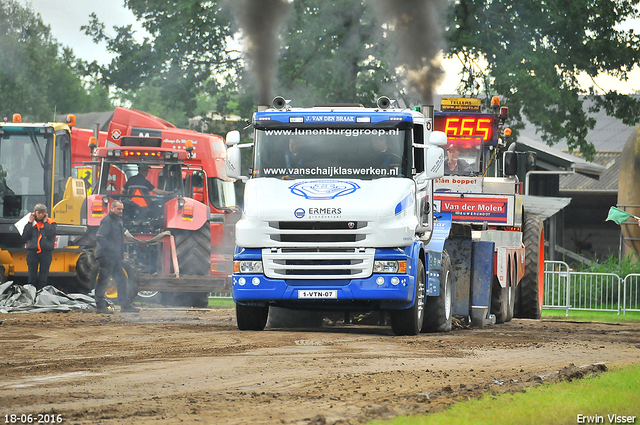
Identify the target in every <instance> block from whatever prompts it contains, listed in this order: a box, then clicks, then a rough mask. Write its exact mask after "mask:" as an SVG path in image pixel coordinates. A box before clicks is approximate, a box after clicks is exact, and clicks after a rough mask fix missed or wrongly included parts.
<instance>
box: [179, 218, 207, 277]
mask: <svg viewBox="0 0 640 425" xmlns="http://www.w3.org/2000/svg"><path fill="white" fill-rule="evenodd" d="M171 233H172V234H173V236H174V237H175V241H176V253H177V255H178V267H180V274H185V275H192V276H209V274H210V273H211V225H210V224H209V222H206V223H205V224H204V225H203V226H202V227H201V228H199V229H198V230H181V229H175V230H172V231H171Z"/></svg>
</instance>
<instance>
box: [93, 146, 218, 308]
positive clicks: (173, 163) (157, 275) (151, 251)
mask: <svg viewBox="0 0 640 425" xmlns="http://www.w3.org/2000/svg"><path fill="white" fill-rule="evenodd" d="M93 157H94V159H95V164H94V165H96V166H97V167H98V173H97V175H98V181H97V182H96V183H95V184H94V186H93V192H92V194H91V195H89V196H88V197H87V202H86V225H87V227H88V237H89V238H93V237H94V236H95V232H96V231H97V228H98V226H99V225H100V221H101V220H102V218H103V217H104V216H105V215H107V214H108V212H109V207H110V204H111V203H112V202H113V201H114V200H120V201H122V202H123V204H124V206H125V208H124V214H123V217H122V218H123V221H124V225H125V228H126V229H127V230H128V231H129V233H130V234H129V235H128V237H127V238H126V239H125V244H126V250H125V252H126V259H127V260H128V263H129V264H130V265H133V268H129V269H127V270H126V271H127V275H128V277H129V279H138V280H139V289H140V290H144V291H160V292H162V293H166V294H180V295H179V296H180V297H182V298H183V301H181V303H184V302H185V300H184V299H185V298H186V302H187V303H189V304H190V305H193V306H200V307H202V306H206V305H208V297H209V293H210V292H218V291H220V290H222V289H223V288H224V286H225V283H226V276H220V277H219V278H214V277H212V276H210V271H211V254H210V252H211V225H210V223H209V219H210V212H209V207H208V206H207V205H205V204H204V203H202V202H200V201H198V200H196V199H193V198H192V197H189V196H187V193H188V192H189V185H188V184H187V186H186V187H185V185H184V181H185V180H184V179H183V175H184V164H185V161H186V160H187V158H188V153H187V151H186V150H174V149H170V148H166V147H162V141H161V139H159V138H152V137H122V138H121V146H114V147H97V148H95V149H94V151H93ZM143 168H145V169H148V170H149V171H148V174H147V175H146V179H147V181H149V182H150V183H151V184H152V185H153V187H154V188H156V189H159V190H160V191H161V192H162V193H163V195H158V196H156V195H154V194H153V192H152V191H151V190H150V189H149V188H148V187H146V186H142V185H134V184H132V185H130V186H128V185H127V184H126V183H127V181H128V180H129V179H130V178H131V177H133V176H135V175H137V174H141V173H140V170H141V169H143ZM186 180H187V182H188V181H189V179H188V178H187V179H186ZM154 191H155V190H154ZM87 262H88V263H89V264H88V265H89V267H91V268H93V269H94V273H95V265H93V262H92V261H91V259H90V256H89V258H88V261H87ZM93 278H95V275H94V277H93Z"/></svg>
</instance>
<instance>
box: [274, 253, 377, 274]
mask: <svg viewBox="0 0 640 425" xmlns="http://www.w3.org/2000/svg"><path fill="white" fill-rule="evenodd" d="M374 254H375V248H349V249H344V248H342V249H336V250H332V249H326V248H325V249H321V248H309V249H302V248H297V249H290V248H265V249H263V250H262V260H263V266H264V274H265V275H266V276H267V277H269V278H272V279H296V278H297V279H309V278H312V277H318V278H324V279H355V278H364V277H369V276H371V273H372V271H373V257H374Z"/></svg>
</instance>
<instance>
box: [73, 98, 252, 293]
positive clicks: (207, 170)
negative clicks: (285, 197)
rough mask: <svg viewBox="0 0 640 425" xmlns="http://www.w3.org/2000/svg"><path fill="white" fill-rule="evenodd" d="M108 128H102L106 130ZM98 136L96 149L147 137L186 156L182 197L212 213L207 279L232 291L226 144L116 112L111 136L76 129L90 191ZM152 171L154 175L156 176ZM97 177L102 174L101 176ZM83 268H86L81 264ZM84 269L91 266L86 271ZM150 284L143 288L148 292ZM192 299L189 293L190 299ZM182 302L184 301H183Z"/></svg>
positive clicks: (81, 171)
mask: <svg viewBox="0 0 640 425" xmlns="http://www.w3.org/2000/svg"><path fill="white" fill-rule="evenodd" d="M105 127H107V124H103V128H105ZM92 136H97V137H96V140H95V142H94V143H95V144H96V145H97V146H98V147H110V146H113V147H117V146H120V145H121V143H122V140H123V139H124V138H126V137H128V136H144V137H152V138H158V139H160V147H162V148H164V149H171V150H172V151H174V152H176V151H181V152H185V154H186V150H187V147H189V149H190V154H189V155H187V157H186V159H185V160H184V164H183V167H182V178H183V183H184V191H185V192H184V195H186V196H189V197H190V198H192V199H194V200H196V201H199V202H201V203H203V204H204V205H206V206H207V207H208V209H209V213H208V218H207V221H208V224H209V227H210V235H211V236H210V239H211V241H210V250H209V252H210V262H209V264H210V269H209V275H210V276H211V277H212V278H213V279H214V280H215V281H221V280H223V279H224V281H225V285H224V287H219V286H217V285H215V286H213V289H215V291H213V290H212V292H226V291H227V290H229V288H230V275H231V271H232V270H231V266H232V261H231V258H232V253H233V247H234V240H235V235H234V229H235V222H236V221H237V220H238V219H239V218H240V210H239V208H238V207H237V206H236V197H235V190H234V184H233V182H234V180H233V179H230V178H228V177H227V172H226V148H225V144H224V139H223V138H222V137H220V136H217V135H212V134H203V133H198V132H196V131H192V130H185V129H179V128H176V127H175V126H174V125H172V124H170V123H168V122H167V121H164V120H162V119H160V118H158V117H155V116H153V115H150V114H147V113H145V112H141V111H137V110H131V109H125V108H116V110H115V111H114V113H113V115H112V117H111V119H110V120H109V122H108V129H107V131H98V130H96V131H92V130H87V129H81V128H77V127H76V128H73V131H72V136H71V139H72V143H71V144H72V161H73V167H74V168H75V169H76V170H77V172H78V177H81V178H83V179H84V180H85V182H86V183H87V186H88V187H90V186H92V185H94V179H93V176H94V174H96V173H98V170H97V169H96V168H95V164H94V165H91V164H90V161H91V148H90V147H89V145H88V141H89V139H90V137H92ZM153 173H154V171H153V169H152V171H151V175H152V176H153ZM98 175H99V174H98ZM79 266H80V267H81V268H82V266H83V265H82V264H80V265H79ZM84 269H85V270H86V269H87V267H84ZM146 287H147V285H143V286H141V288H146ZM155 294H156V293H155V291H149V290H146V289H145V290H143V289H141V291H140V295H141V296H155ZM175 294H176V293H174V292H166V293H163V294H162V302H164V303H168V304H174V303H176V302H178V303H180V302H179V301H176V300H175ZM187 298H189V294H187ZM182 303H183V302H182Z"/></svg>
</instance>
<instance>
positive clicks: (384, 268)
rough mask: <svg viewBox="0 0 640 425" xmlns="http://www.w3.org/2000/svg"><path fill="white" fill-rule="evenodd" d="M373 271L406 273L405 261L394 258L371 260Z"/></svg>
mask: <svg viewBox="0 0 640 425" xmlns="http://www.w3.org/2000/svg"><path fill="white" fill-rule="evenodd" d="M373 272H374V273H406V272H407V262H406V261H404V260H402V261H396V260H376V261H374V262H373Z"/></svg>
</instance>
